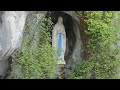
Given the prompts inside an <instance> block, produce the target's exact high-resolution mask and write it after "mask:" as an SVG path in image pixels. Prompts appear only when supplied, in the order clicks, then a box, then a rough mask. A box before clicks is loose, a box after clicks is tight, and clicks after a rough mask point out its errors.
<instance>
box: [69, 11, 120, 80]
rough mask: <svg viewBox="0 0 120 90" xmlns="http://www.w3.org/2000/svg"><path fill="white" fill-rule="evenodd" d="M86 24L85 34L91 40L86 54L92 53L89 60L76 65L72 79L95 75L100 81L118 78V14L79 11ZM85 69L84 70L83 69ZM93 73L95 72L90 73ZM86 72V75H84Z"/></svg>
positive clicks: (119, 63) (119, 62) (112, 12)
mask: <svg viewBox="0 0 120 90" xmlns="http://www.w3.org/2000/svg"><path fill="white" fill-rule="evenodd" d="M77 14H78V16H80V17H81V18H82V19H83V20H84V21H85V22H86V23H87V27H88V28H87V29H86V30H85V33H86V34H87V35H88V37H89V40H88V42H87V47H88V48H89V49H87V50H86V52H89V53H90V56H89V60H86V61H81V62H79V64H78V65H76V68H77V69H76V72H75V71H72V74H71V76H72V78H73V77H74V78H90V76H92V75H93V74H94V77H95V78H98V79H104V78H107V79H110V78H117V76H116V75H117V72H118V71H117V68H118V66H119V65H120V61H119V50H120V48H119V47H118V45H117V42H118V35H117V34H118V32H119V29H118V28H116V25H118V23H119V22H118V23H117V24H113V22H115V21H117V19H119V18H118V17H117V18H116V15H117V14H118V13H117V12H114V11H82V12H80V11H78V12H77ZM83 67H84V68H83ZM90 71H93V72H94V73H93V72H90ZM84 72H85V73H84Z"/></svg>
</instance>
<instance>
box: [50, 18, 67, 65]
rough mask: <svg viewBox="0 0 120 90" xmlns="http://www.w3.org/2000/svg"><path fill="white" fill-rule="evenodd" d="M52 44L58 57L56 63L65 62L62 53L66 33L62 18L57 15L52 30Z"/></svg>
mask: <svg viewBox="0 0 120 90" xmlns="http://www.w3.org/2000/svg"><path fill="white" fill-rule="evenodd" d="M52 46H53V47H54V48H55V50H56V51H57V55H58V57H59V59H60V60H59V61H58V64H65V60H64V55H65V50H66V33H65V27H64V25H63V18H62V17H59V18H58V21H57V23H56V24H55V26H54V28H53V31H52Z"/></svg>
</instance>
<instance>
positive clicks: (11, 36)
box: [0, 11, 27, 76]
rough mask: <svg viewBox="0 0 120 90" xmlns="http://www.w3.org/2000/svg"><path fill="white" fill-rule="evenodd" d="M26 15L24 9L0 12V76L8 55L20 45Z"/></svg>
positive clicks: (5, 66)
mask: <svg viewBox="0 0 120 90" xmlns="http://www.w3.org/2000/svg"><path fill="white" fill-rule="evenodd" d="M26 16H27V12H24V11H2V12H0V76H4V72H3V71H5V70H6V69H7V67H8V62H7V61H6V60H7V59H8V57H9V56H10V55H11V54H12V52H13V51H14V50H15V49H17V48H18V47H19V46H20V45H21V44H20V41H21V37H22V31H23V28H24V25H25V20H26ZM4 69H5V70H4ZM2 74H3V75H2Z"/></svg>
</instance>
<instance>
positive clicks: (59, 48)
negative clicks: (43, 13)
mask: <svg viewBox="0 0 120 90" xmlns="http://www.w3.org/2000/svg"><path fill="white" fill-rule="evenodd" d="M61 53H62V33H58V48H57V55H58V57H59V56H61Z"/></svg>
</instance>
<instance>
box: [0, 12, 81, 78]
mask: <svg viewBox="0 0 120 90" xmlns="http://www.w3.org/2000/svg"><path fill="white" fill-rule="evenodd" d="M61 12H63V13H64V14H66V15H69V17H71V20H72V29H71V30H72V31H71V34H72V33H74V35H73V38H75V40H74V39H73V40H72V39H70V36H69V35H70V34H69V31H68V33H67V34H68V37H69V38H67V53H69V51H70V50H69V49H70V47H71V46H72V45H73V47H72V48H73V49H72V53H71V54H70V55H68V58H67V64H66V69H65V72H64V78H68V76H69V72H70V70H71V69H72V68H74V67H75V62H76V60H78V59H80V58H81V53H80V51H81V44H82V41H81V38H80V30H79V28H80V25H79V18H78V17H77V16H76V13H75V11H61ZM30 13H33V14H36V12H32V11H31V12H26V11H0V77H1V78H2V77H4V76H5V74H6V71H7V70H8V68H9V67H10V65H9V61H8V58H9V56H11V54H12V53H13V52H14V50H16V49H17V48H19V47H20V46H21V40H22V35H23V30H24V26H25V23H27V22H26V18H27V16H28V14H30ZM67 20H68V21H67ZM66 22H69V19H67V18H66ZM67 27H69V26H67ZM68 29H69V28H68ZM71 38H72V37H71ZM71 40H72V41H73V42H74V44H73V43H71Z"/></svg>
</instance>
